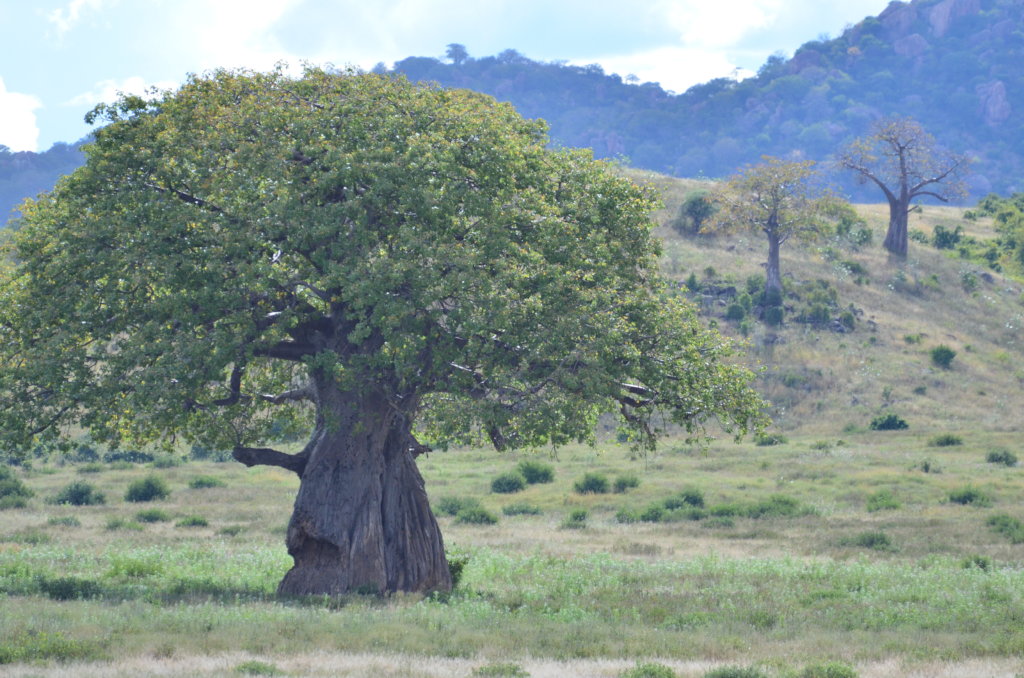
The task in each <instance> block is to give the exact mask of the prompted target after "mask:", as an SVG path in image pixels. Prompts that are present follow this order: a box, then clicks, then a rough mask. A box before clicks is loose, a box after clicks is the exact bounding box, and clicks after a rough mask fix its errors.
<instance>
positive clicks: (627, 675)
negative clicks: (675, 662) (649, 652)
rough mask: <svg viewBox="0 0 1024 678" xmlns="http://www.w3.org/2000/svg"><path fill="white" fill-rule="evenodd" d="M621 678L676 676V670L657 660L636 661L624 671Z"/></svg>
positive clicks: (669, 677)
mask: <svg viewBox="0 0 1024 678" xmlns="http://www.w3.org/2000/svg"><path fill="white" fill-rule="evenodd" d="M621 678H676V672H675V671H673V670H672V669H671V668H670V667H668V666H665V665H664V664H658V663H657V662H650V663H646V664H641V663H640V662H637V664H636V666H634V667H633V668H631V669H628V670H626V671H624V672H623V673H622V674H621Z"/></svg>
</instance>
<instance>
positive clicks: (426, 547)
mask: <svg viewBox="0 0 1024 678" xmlns="http://www.w3.org/2000/svg"><path fill="white" fill-rule="evenodd" d="M313 387H314V391H315V402H316V406H317V426H316V430H315V432H314V435H313V439H312V440H311V441H310V443H309V445H308V446H307V448H306V450H305V452H304V453H303V456H305V465H304V468H302V469H301V478H302V480H301V484H300V486H299V492H298V495H297V496H296V498H295V510H294V513H293V514H292V518H291V522H290V523H289V525H288V538H287V541H288V552H289V553H290V554H291V556H292V558H293V559H294V561H295V563H294V566H293V567H292V569H291V570H289V572H288V573H287V574H286V575H285V577H284V579H283V580H282V581H281V584H280V586H279V587H278V593H281V594H284V595H321V594H327V595H334V594H341V593H346V592H350V591H360V592H368V591H374V592H381V593H391V592H395V591H421V592H428V591H437V590H448V589H450V588H451V575H450V573H449V570H448V564H447V561H446V559H445V555H444V544H443V542H442V539H441V531H440V529H439V528H438V525H437V521H436V520H435V519H434V515H433V513H432V512H431V510H430V505H429V503H428V501H427V494H426V491H425V489H424V485H423V478H422V476H420V473H419V471H418V470H417V468H416V463H415V461H414V456H413V455H414V451H413V438H412V435H411V431H410V424H409V422H408V418H407V417H406V416H405V415H404V414H403V412H402V411H401V409H400V408H397V407H396V406H394V404H392V403H389V402H387V400H386V398H385V397H384V394H383V392H382V391H380V390H377V389H373V388H372V387H368V388H366V389H363V390H360V391H359V392H352V391H345V390H342V389H340V388H339V387H338V386H337V384H336V383H335V382H334V381H333V379H331V378H328V377H324V376H323V375H322V374H321V375H314V377H313Z"/></svg>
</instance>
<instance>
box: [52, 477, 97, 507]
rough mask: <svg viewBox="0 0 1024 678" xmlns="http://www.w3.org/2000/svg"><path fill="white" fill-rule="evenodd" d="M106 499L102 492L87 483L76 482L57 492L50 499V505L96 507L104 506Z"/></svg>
mask: <svg viewBox="0 0 1024 678" xmlns="http://www.w3.org/2000/svg"><path fill="white" fill-rule="evenodd" d="M106 501H107V498H106V497H104V496H103V493H102V492H99V491H97V489H96V488H95V487H93V486H92V485H90V484H89V483H87V482H84V481H81V480H77V481H75V482H73V483H71V484H70V485H66V486H64V488H63V489H62V490H61V491H60V492H58V493H57V494H56V495H54V497H53V498H52V499H50V503H51V504H71V505H72V506H97V505H99V504H105V503H106Z"/></svg>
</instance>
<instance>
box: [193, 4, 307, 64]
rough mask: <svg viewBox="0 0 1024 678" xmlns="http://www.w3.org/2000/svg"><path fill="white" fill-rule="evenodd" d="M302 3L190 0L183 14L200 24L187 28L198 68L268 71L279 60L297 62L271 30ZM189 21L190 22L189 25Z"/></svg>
mask: <svg viewBox="0 0 1024 678" xmlns="http://www.w3.org/2000/svg"><path fill="white" fill-rule="evenodd" d="M300 2H301V0H219V1H218V2H209V0H193V1H191V2H188V3H187V4H188V5H191V6H192V8H191V9H189V10H188V11H185V12H184V13H185V14H188V15H192V14H198V15H201V16H202V17H203V19H202V21H200V22H198V23H197V24H196V25H194V26H190V30H189V31H184V32H183V35H189V33H191V35H189V41H190V42H191V43H192V44H191V45H182V46H181V49H184V50H193V53H194V54H195V55H196V57H197V59H198V61H199V66H200V68H201V69H211V68H232V67H238V66H245V67H248V68H253V69H256V70H267V69H269V68H271V67H272V66H273V65H274V64H275V63H276V62H278V61H291V62H293V61H296V56H295V55H293V54H290V53H289V52H288V51H286V50H285V49H284V48H283V47H282V46H281V44H280V42H279V41H278V40H277V38H276V37H275V36H274V35H273V29H274V27H275V25H276V24H277V22H278V21H280V19H281V17H282V16H284V15H285V14H286V13H287V12H288V11H289V10H291V9H292V8H293V7H294V6H296V5H298V4H299V3H300ZM191 23H192V22H191V21H190V24H191Z"/></svg>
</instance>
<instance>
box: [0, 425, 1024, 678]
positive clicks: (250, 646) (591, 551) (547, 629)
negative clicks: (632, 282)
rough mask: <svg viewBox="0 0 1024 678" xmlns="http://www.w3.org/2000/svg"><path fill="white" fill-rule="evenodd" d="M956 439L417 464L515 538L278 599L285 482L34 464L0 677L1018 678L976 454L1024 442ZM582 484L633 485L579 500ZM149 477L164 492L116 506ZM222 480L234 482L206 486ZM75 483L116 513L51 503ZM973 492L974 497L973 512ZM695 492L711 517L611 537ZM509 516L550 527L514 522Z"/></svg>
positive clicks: (474, 528)
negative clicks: (738, 676)
mask: <svg viewBox="0 0 1024 678" xmlns="http://www.w3.org/2000/svg"><path fill="white" fill-rule="evenodd" d="M844 435H845V434H844ZM961 439H962V444H959V445H957V444H953V445H944V446H936V445H935V440H934V439H931V438H930V437H929V436H922V435H919V434H914V433H912V432H869V433H854V434H852V435H846V436H845V439H844V440H838V439H835V438H829V439H819V438H809V437H794V438H793V439H791V440H790V441H789V442H785V443H782V444H778V445H773V446H758V445H755V444H753V443H749V442H748V443H744V444H740V445H736V444H733V443H732V442H720V443H712V444H711V446H710V447H709V448H708V449H706V450H700V449H695V448H689V447H685V446H681V445H673V444H671V443H669V444H667V445H665V446H664V447H663V449H662V451H661V452H659V453H658V454H657V455H653V456H650V457H647V458H631V455H630V453H629V451H628V449H626V448H624V447H622V446H619V445H616V444H613V443H610V442H609V443H604V444H602V445H599V446H598V447H596V448H585V447H568V448H565V449H562V450H560V451H559V452H558V454H557V456H555V457H551V456H549V455H546V454H541V455H539V456H534V457H530V456H527V455H520V456H509V455H499V454H497V453H494V452H487V451H480V450H457V451H451V452H446V453H434V454H431V455H430V456H429V457H427V458H426V459H425V460H423V463H422V467H423V470H424V475H425V477H426V479H427V484H428V489H429V490H430V493H431V499H432V502H433V503H434V505H435V507H436V506H438V505H440V504H441V503H442V500H444V499H449V500H450V499H451V498H459V499H467V498H470V499H471V498H475V499H477V500H479V502H480V504H481V505H482V506H483V507H484V508H485V509H488V510H489V511H491V512H492V513H493V514H495V515H497V516H499V522H498V523H497V524H495V525H476V524H465V523H463V522H461V521H460V520H459V519H458V518H453V517H448V516H442V517H441V518H440V520H441V521H442V527H443V529H444V532H445V536H446V543H447V546H448V549H449V552H450V554H451V555H452V556H453V560H457V561H459V562H464V563H465V566H464V570H463V573H462V577H461V580H460V582H459V584H458V587H457V588H456V590H455V591H454V593H453V594H452V595H451V596H445V597H443V598H432V599H422V598H419V597H409V596H406V597H396V598H392V599H384V600H382V599H378V598H375V597H369V596H352V597H350V598H346V599H343V600H277V599H275V596H274V589H275V586H276V583H277V581H278V579H279V578H280V577H281V576H282V574H283V573H284V571H285V570H286V569H287V567H288V565H289V559H288V557H287V554H286V552H285V549H284V546H283V532H284V526H285V524H286V522H287V518H288V514H289V511H290V501H291V498H292V494H293V492H294V490H295V487H296V485H297V483H296V480H295V479H294V478H293V477H291V476H289V475H287V474H285V473H283V472H280V471H278V470H274V469H255V470H249V469H245V468H243V467H241V466H240V465H237V464H233V463H223V464H214V463H210V462H189V463H187V464H184V465H179V466H172V467H167V468H147V467H146V466H145V465H131V466H130V467H125V465H124V464H122V465H120V467H117V468H111V467H110V466H109V465H105V464H93V465H87V466H83V465H66V466H62V467H58V466H47V465H39V464H37V465H36V466H35V468H34V469H32V470H30V471H28V472H24V471H19V472H18V473H17V475H18V477H19V478H21V479H22V480H23V482H24V483H25V484H26V485H27V486H28V487H29V488H30V489H32V490H33V491H34V493H35V496H34V497H33V498H31V499H30V500H29V503H28V506H27V507H25V508H21V509H9V510H5V511H0V590H2V591H3V592H4V593H5V594H6V595H5V597H4V598H3V599H2V600H0V606H2V607H0V639H2V640H0V662H4V663H3V664H2V665H0V673H4V675H7V673H10V675H22V676H28V675H34V676H36V675H38V676H50V675H125V676H128V675H131V676H137V675H168V674H170V675H203V676H206V675H210V676H214V675H244V674H245V673H247V672H248V673H255V674H257V675H260V672H266V673H263V675H272V674H273V673H272V672H273V671H279V672H280V675H285V674H287V675H353V676H356V675H368V676H369V675H389V676H435V675H438V676H440V675H452V676H471V675H515V673H509V672H508V671H512V668H510V667H512V666H514V667H518V668H519V669H521V670H522V671H525V672H527V673H529V674H530V675H593V676H619V675H622V674H623V673H624V672H625V671H627V670H628V669H630V668H632V667H634V666H635V664H636V662H638V661H642V662H650V661H656V662H659V663H662V664H664V665H665V666H669V667H672V669H673V670H674V671H675V672H676V674H677V675H679V676H694V677H697V676H703V675H705V673H707V671H709V670H711V669H713V668H715V667H721V666H742V667H751V666H754V667H756V668H757V669H758V670H760V671H761V672H763V673H764V675H767V676H772V677H776V676H778V677H782V676H794V677H796V676H799V675H800V672H801V671H803V670H804V669H805V668H806V667H808V666H810V665H813V664H821V663H823V662H827V661H840V662H844V663H845V664H847V665H849V666H851V667H853V668H854V669H855V670H856V671H857V672H858V675H860V676H903V675H986V676H988V675H992V676H1014V675H1015V672H1017V671H1021V670H1024V666H1022V665H1021V657H1024V571H1022V569H1021V560H1022V559H1021V556H1022V555H1024V551H1022V549H1024V544H1022V543H1020V542H1024V528H1022V529H1021V530H1020V533H1014V532H1012V530H1011V531H1009V532H1008V531H1007V530H1006V529H1003V531H1002V532H1000V531H998V530H997V529H996V527H995V526H992V525H990V524H989V523H990V522H991V521H992V518H993V516H1004V518H1003V519H1002V520H1003V523H1002V524H1005V522H1006V521H1007V520H1009V521H1010V523H1011V526H1012V521H1013V520H1014V519H1017V520H1020V519H1024V512H1022V511H1021V508H1020V502H1019V498H1020V496H1021V494H1022V490H1024V473H1022V471H1021V469H1020V468H1019V467H1017V466H1007V465H1006V464H1005V463H1004V462H989V461H986V459H987V457H988V456H989V454H990V453H991V452H992V451H993V450H995V451H1001V452H1004V453H1005V452H1008V451H1009V452H1011V453H1012V452H1016V453H1024V450H1022V449H1021V448H1020V445H1019V442H1018V438H1017V437H1016V436H1015V435H1008V434H987V435H982V434H965V435H963V436H962V437H961ZM930 442H931V443H932V444H929V443H930ZM947 442H948V441H947ZM524 459H538V460H540V461H542V462H544V463H547V464H550V465H551V467H552V468H553V469H554V479H553V481H552V482H550V483H542V484H535V485H529V486H527V488H526V489H525V490H523V491H521V492H517V493H514V494H496V493H493V492H491V490H490V482H491V479H492V478H494V477H495V476H497V475H498V474H499V473H502V472H506V471H512V470H514V469H515V468H516V465H517V463H518V462H520V461H522V460H524ZM925 469H927V471H926V470H925ZM83 471H87V472H84V473H83ZM585 473H599V474H604V475H605V476H607V478H608V479H609V481H610V482H609V484H610V485H614V480H615V479H616V478H617V477H619V476H623V475H634V476H636V478H637V480H638V481H639V484H638V486H637V487H635V488H629V489H627V490H626V491H625V492H622V493H615V492H614V491H610V492H608V493H606V494H585V495H581V494H579V493H577V492H576V491H575V490H574V484H575V482H576V481H577V480H579V479H580V478H581V477H583V475H584V474H585ZM148 475H157V476H159V477H160V478H162V479H164V480H165V481H166V482H167V484H168V486H169V487H170V489H171V494H170V496H169V497H168V498H166V499H164V500H161V501H154V502H146V503H131V502H126V501H124V500H123V496H124V494H125V490H126V488H127V487H128V485H129V484H130V483H131V482H132V481H134V480H138V479H139V478H142V477H145V476H148ZM210 477H212V478H216V479H218V480H220V481H222V482H223V486H221V487H202V486H203V485H207V484H210V483H209V478H210ZM196 478H204V479H206V480H204V481H200V482H198V483H197V482H195V481H196ZM74 481H85V482H88V483H90V484H91V485H93V486H94V487H95V488H96V489H97V490H98V491H100V492H102V493H103V494H104V495H105V497H106V503H105V504H102V505H93V506H68V505H54V504H50V503H48V502H47V500H48V498H50V497H53V496H55V495H56V494H57V493H58V491H60V489H61V488H63V487H65V486H66V485H68V484H69V483H71V482H74ZM190 485H199V486H200V488H199V489H192V488H191V487H190ZM964 488H972V490H973V492H974V493H973V494H971V493H968V495H966V496H968V497H969V498H971V501H969V502H968V503H958V501H960V500H962V499H963V496H964V495H963V494H962V490H964ZM684 491H685V492H686V496H689V497H690V498H691V501H693V497H695V496H698V495H699V496H700V497H701V499H702V500H703V507H699V508H698V507H696V506H693V505H692V504H685V505H684V506H682V507H678V506H677V507H676V508H675V509H674V510H671V509H669V510H662V512H661V518H662V520H661V522H644V521H638V522H620V521H621V520H631V518H628V517H627V516H628V515H630V514H632V515H633V516H638V515H642V514H644V512H645V511H647V510H648V509H650V508H651V507H662V508H663V509H664V507H665V506H666V500H671V499H672V498H678V497H680V496H682V495H681V493H683V492H684ZM880 493H881V494H880ZM958 493H959V494H958ZM879 497H881V499H880V498H879ZM951 497H957V498H959V499H955V498H951ZM773 498H774V499H773ZM677 503H678V502H677ZM513 504H518V505H523V504H525V505H528V506H530V507H531V509H532V510H533V511H534V513H532V514H523V515H512V516H507V515H504V514H503V511H502V509H503V508H504V507H506V506H509V505H513ZM668 505H673V506H674V504H672V503H671V501H669V502H668ZM758 507H760V508H758ZM765 507H769V508H765ZM771 507H775V509H772V508H771ZM779 507H781V509H779ZM776 509H777V510H776ZM580 510H585V511H586V513H587V515H586V518H585V519H584V520H583V521H582V522H580V521H577V522H576V523H571V524H570V525H568V526H567V525H566V519H567V518H568V517H569V516H570V514H571V513H573V512H578V511H580ZM537 511H539V512H537ZM513 513H514V511H513ZM656 513H657V511H652V512H650V513H648V515H647V517H648V518H649V519H650V518H652V517H653V516H654V515H655V514H656ZM186 518H189V519H190V520H184V519H186ZM197 518H201V519H202V520H197ZM203 522H205V523H206V524H205V525H203V524H202V523H203ZM190 523H191V524H190ZM1015 542H1017V543H1015ZM317 657H319V659H317ZM260 662H262V663H260ZM936 662H938V663H936ZM488 667H491V668H490V669H488ZM495 667H496V668H495ZM943 667H946V668H943ZM971 667H973V668H971ZM488 670H493V671H495V672H493V673H487V671H488ZM90 671H91V672H92V673H91V674H90V673H89V672H90ZM474 671H476V673H474ZM481 671H482V673H481ZM503 671H504V673H503ZM958 671H959V672H958ZM965 671H966V672H965ZM972 671H980V672H978V673H972ZM5 672H7V673H5ZM914 672H918V673H914Z"/></svg>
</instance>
